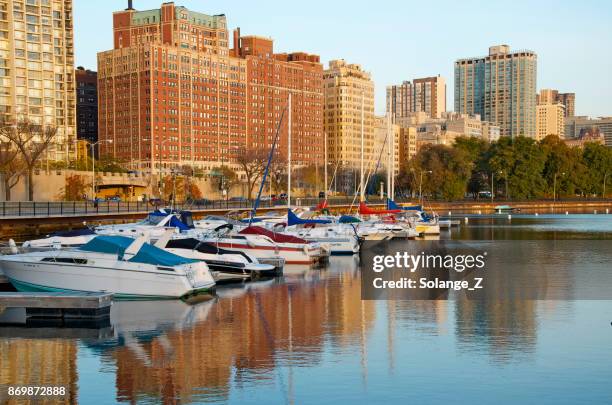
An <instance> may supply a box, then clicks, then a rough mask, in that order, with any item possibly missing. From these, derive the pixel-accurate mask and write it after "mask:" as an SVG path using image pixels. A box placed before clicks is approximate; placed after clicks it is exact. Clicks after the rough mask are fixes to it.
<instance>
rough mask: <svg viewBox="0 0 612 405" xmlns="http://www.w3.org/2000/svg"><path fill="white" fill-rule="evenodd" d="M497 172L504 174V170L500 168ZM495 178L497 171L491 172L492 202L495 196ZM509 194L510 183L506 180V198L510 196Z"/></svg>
mask: <svg viewBox="0 0 612 405" xmlns="http://www.w3.org/2000/svg"><path fill="white" fill-rule="evenodd" d="M497 173H499V174H504V172H503V170H500V171H499V172H497ZM494 178H495V172H491V202H493V198H494V196H495V187H494V182H493V179H494ZM507 195H508V183H507V182H506V198H508V197H507Z"/></svg>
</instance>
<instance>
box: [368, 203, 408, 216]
mask: <svg viewBox="0 0 612 405" xmlns="http://www.w3.org/2000/svg"><path fill="white" fill-rule="evenodd" d="M400 212H402V210H401V209H389V210H377V209H374V208H370V207H368V206H367V205H366V203H364V202H360V203H359V213H360V214H362V215H381V214H399V213H400Z"/></svg>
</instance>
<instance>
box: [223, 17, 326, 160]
mask: <svg viewBox="0 0 612 405" xmlns="http://www.w3.org/2000/svg"><path fill="white" fill-rule="evenodd" d="M234 42H235V43H234V49H233V50H232V52H233V54H234V55H235V56H236V57H240V58H244V59H246V63H247V66H246V68H247V94H248V95H249V96H250V99H249V100H248V102H247V109H248V110H249V111H248V116H247V123H246V125H247V135H246V136H247V140H248V144H249V145H250V147H251V148H264V149H266V150H268V149H270V147H271V146H272V142H273V141H274V135H275V132H276V127H277V124H278V121H279V120H280V117H281V113H282V111H283V109H284V108H285V107H286V106H287V104H288V98H289V93H291V129H292V131H291V134H292V137H291V155H292V161H293V162H294V163H295V164H296V165H307V164H313V163H314V164H323V160H322V155H323V149H324V147H323V141H324V135H323V65H321V63H320V62H319V56H318V55H310V54H307V53H304V52H295V53H290V54H286V53H280V54H275V53H274V52H273V41H272V39H270V38H263V37H258V36H243V37H241V36H240V29H238V30H236V31H235V32H234ZM287 119H288V114H285V121H284V123H283V125H281V127H280V128H281V133H280V139H281V142H280V144H279V145H278V147H279V151H280V152H281V153H282V154H283V155H284V156H287V146H288V139H287V138H288V131H287V129H288V125H287Z"/></svg>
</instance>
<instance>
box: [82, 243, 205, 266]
mask: <svg viewBox="0 0 612 405" xmlns="http://www.w3.org/2000/svg"><path fill="white" fill-rule="evenodd" d="M134 241H135V239H132V238H128V237H127V236H116V235H98V236H96V237H95V238H93V239H92V240H90V241H89V242H87V243H86V244H84V245H83V246H81V247H80V248H79V250H83V251H86V252H96V253H110V254H112V253H115V254H117V255H118V257H119V258H120V259H121V258H123V253H124V252H125V250H126V249H127V248H128V247H129V246H130V245H131V244H132V243H134ZM128 261H130V262H134V263H147V264H152V265H156V266H169V267H173V266H178V265H181V264H188V263H195V262H197V260H193V259H187V258H185V257H181V256H178V255H175V254H174V253H170V252H166V251H165V250H162V249H160V248H157V247H155V246H153V245H150V244H148V243H144V244H143V245H142V247H141V248H140V250H139V251H138V253H136V254H135V255H134V256H133V257H132V258H130V259H129V260H128Z"/></svg>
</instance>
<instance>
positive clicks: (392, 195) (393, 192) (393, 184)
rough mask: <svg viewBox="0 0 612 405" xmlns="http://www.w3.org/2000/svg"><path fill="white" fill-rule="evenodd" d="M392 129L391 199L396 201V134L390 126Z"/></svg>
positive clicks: (390, 146) (390, 145) (390, 144)
mask: <svg viewBox="0 0 612 405" xmlns="http://www.w3.org/2000/svg"><path fill="white" fill-rule="evenodd" d="M389 122H390V123H391V124H392V122H391V113H389ZM389 128H391V142H390V143H389V148H391V170H390V172H391V197H389V198H391V199H392V200H394V199H395V133H394V131H393V126H392V125H389Z"/></svg>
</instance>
